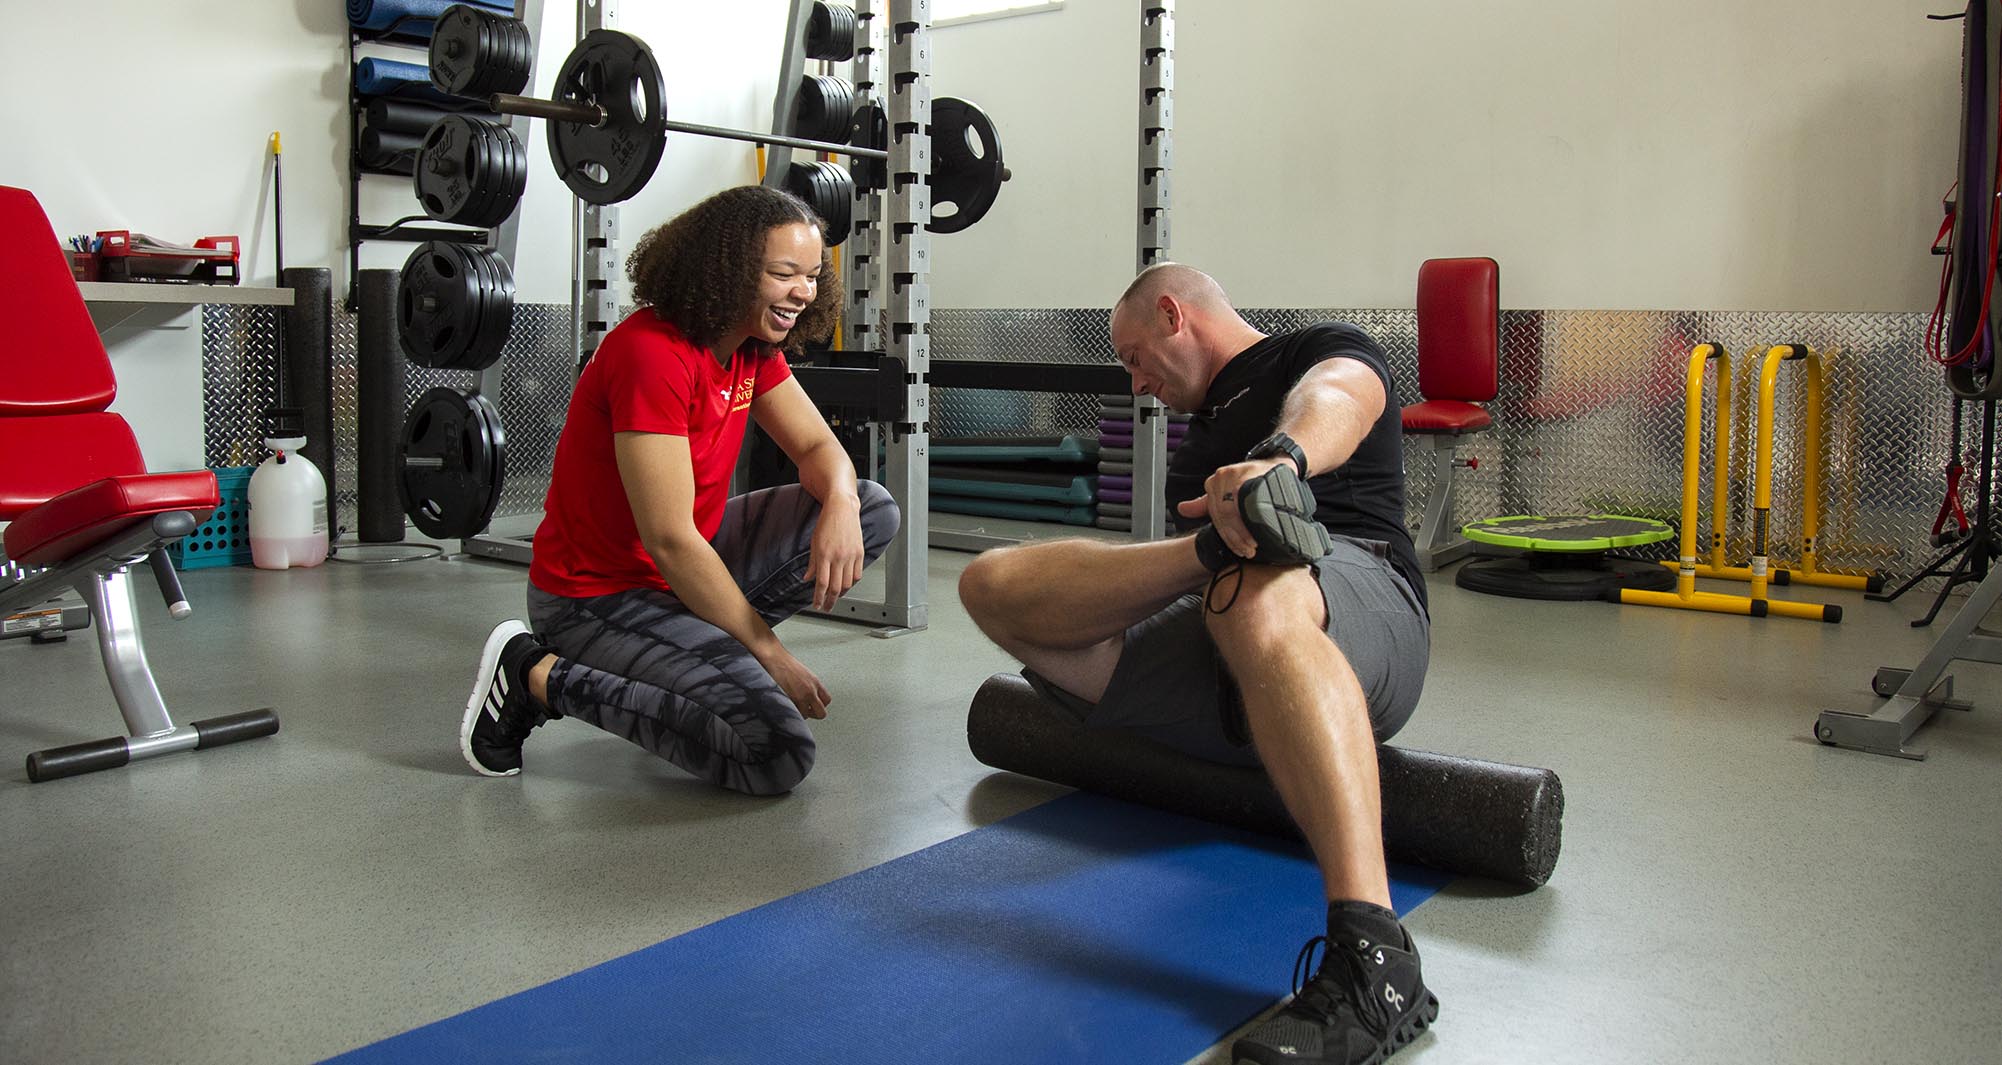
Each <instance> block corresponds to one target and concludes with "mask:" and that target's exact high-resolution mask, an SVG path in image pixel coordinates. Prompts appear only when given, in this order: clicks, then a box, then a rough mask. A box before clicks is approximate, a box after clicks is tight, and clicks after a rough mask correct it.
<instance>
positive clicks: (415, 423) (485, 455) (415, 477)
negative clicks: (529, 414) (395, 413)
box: [396, 388, 501, 540]
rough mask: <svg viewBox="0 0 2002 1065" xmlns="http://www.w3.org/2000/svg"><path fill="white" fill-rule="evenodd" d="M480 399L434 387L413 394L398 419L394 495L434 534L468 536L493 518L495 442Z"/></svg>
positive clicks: (422, 528) (419, 525) (415, 521)
mask: <svg viewBox="0 0 2002 1065" xmlns="http://www.w3.org/2000/svg"><path fill="white" fill-rule="evenodd" d="M480 398H481V397H480V396H479V395H478V394H477V393H472V392H466V391H462V390H460V389H457V388H434V389H431V390H430V391H429V392H426V393H424V395H423V396H421V397H419V398H418V400H417V403H416V405H415V406H413V407H411V408H410V414H409V416H408V417H406V418H405V419H404V422H403V441H402V444H401V446H400V447H399V448H398V460H399V466H400V471H399V476H398V477H397V481H396V490H397V495H398V496H399V497H400V498H401V500H402V503H403V512H404V513H405V514H407V515H409V517H410V520H411V522H412V523H413V524H415V525H416V526H417V530H418V531H419V532H421V533H423V534H424V535H426V536H429V537H432V538H434V539H439V540H451V539H461V538H464V537H467V536H471V535H473V534H475V533H477V532H479V531H480V530H481V529H483V528H485V527H486V524H487V522H488V521H489V520H490V519H491V518H492V517H493V511H494V507H495V505H496V501H497V500H498V498H499V495H500V492H499V485H498V484H497V481H496V478H495V471H496V470H497V469H499V468H501V467H500V461H499V460H497V458H496V455H495V450H496V448H497V447H498V446H499V442H497V441H496V440H495V439H494V438H493V434H494V432H495V427H494V426H493V425H489V424H488V422H487V419H486V416H485V412H484V410H483V409H482V408H481V407H480V405H479V401H480ZM496 424H497V422H496Z"/></svg>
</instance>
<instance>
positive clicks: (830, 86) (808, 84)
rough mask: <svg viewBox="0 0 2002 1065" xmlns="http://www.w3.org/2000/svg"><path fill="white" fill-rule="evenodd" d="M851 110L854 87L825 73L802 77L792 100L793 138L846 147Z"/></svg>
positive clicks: (853, 100)
mask: <svg viewBox="0 0 2002 1065" xmlns="http://www.w3.org/2000/svg"><path fill="white" fill-rule="evenodd" d="M854 109H855V87H854V86H853V85H850V84H848V83H847V82H845V81H843V80H841V79H840V78H836V77H829V76H828V75H825V74H807V75H803V76H802V77H801V78H800V79H799V92H798V94H797V95H796V96H795V98H794V100H793V109H792V132H793V136H795V137H804V138H806V139H807V140H816V141H827V142H829V143H832V144H846V143H848V134H849V131H850V129H851V125H850V116H851V114H852V112H853V111H854Z"/></svg>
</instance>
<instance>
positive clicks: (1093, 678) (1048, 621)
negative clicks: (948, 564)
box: [959, 537, 1209, 702]
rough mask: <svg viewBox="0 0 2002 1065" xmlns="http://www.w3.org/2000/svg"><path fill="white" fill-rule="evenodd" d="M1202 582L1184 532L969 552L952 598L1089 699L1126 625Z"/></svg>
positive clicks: (1107, 673)
mask: <svg viewBox="0 0 2002 1065" xmlns="http://www.w3.org/2000/svg"><path fill="white" fill-rule="evenodd" d="M1207 580H1209V571H1207V570H1205V569H1203V567H1202V564H1201V563H1200V562H1198V561H1196V549H1195V544H1194V542H1193V541H1192V540H1190V539H1189V538H1188V537H1180V538H1177V539H1172V540H1157V541H1154V542H1152V543H1144V544H1113V543H1105V542H1103V541H1098V540H1053V541H1048V542H1045V543H1038V544H1022V545H1019V546H1015V547H1004V548H997V549H996V550H993V551H989V552H987V553H985V554H983V555H981V556H980V557H979V558H976V559H974V560H973V562H972V564H971V565H969V566H967V567H966V572H965V573H963V574H961V575H960V578H959V601H960V604H961V605H962V606H964V607H965V608H966V612H967V613H968V614H969V615H971V616H972V618H973V620H974V622H975V623H976V624H978V625H979V626H980V631H982V632H984V633H986V634H987V636H988V638H989V639H992V640H993V641H994V642H995V643H997V644H999V645H1000V646H1001V649H1002V650H1004V651H1007V652H1008V653H1009V654H1012V655H1014V656H1015V657H1016V658H1019V659H1021V660H1022V663H1023V664H1024V665H1026V666H1028V667H1029V668H1030V669H1033V670H1035V671H1036V672H1037V673H1039V674H1041V675H1042V676H1044V677H1045V678H1047V679H1048V680H1050V681H1051V682H1052V683H1054V684H1056V685H1057V686H1059V687H1061V688H1063V689H1064V690H1065V691H1068V692H1070V693H1071V694H1073V695H1076V696H1078V697H1079V698H1082V699H1085V700H1087V701H1090V702H1097V701H1098V700H1099V699H1100V698H1101V697H1103V696H1104V694H1105V685H1106V682H1107V681H1108V680H1110V679H1111V677H1112V667H1113V666H1114V665H1115V664H1117V663H1118V661H1119V652H1120V649H1121V648H1122V647H1123V646H1124V645H1125V637H1126V630H1127V629H1128V628H1130V627H1131V626H1133V625H1135V624H1137V623H1138V622H1140V621H1141V620H1142V619H1144V618H1147V617H1150V616H1152V615H1153V614H1155V613H1158V612H1159V611H1160V610H1161V609H1162V608H1164V607H1166V606H1167V605H1168V604H1170V603H1172V602H1174V601H1175V600H1176V599H1177V598H1178V597H1180V596H1182V595H1184V594H1186V593H1188V592H1192V591H1195V590H1197V589H1199V588H1201V587H1202V586H1203V584H1204V582H1206V581H1207Z"/></svg>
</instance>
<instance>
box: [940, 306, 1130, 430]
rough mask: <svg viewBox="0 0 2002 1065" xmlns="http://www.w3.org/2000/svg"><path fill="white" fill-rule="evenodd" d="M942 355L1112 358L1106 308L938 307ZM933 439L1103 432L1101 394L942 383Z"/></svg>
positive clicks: (1003, 359)
mask: <svg viewBox="0 0 2002 1065" xmlns="http://www.w3.org/2000/svg"><path fill="white" fill-rule="evenodd" d="M931 344H932V352H931V353H932V358H934V359H948V360H949V359H987V360H993V361H996V362H1079V363H1090V362H1111V361H1112V342H1111V341H1110V340H1107V339H1106V312H1105V311H1104V310H1076V309H1065V310H1044V309H1037V310H1015V311H969V310H934V311H933V312H932V316H931ZM931 408H932V435H933V436H1063V435H1066V434H1073V433H1076V434H1083V435H1086V436H1090V437H1092V438H1094V439H1096V437H1097V433H1098V398H1097V397H1096V396H1081V395H1070V394H1066V393H1061V392H1000V391H995V390H993V389H976V388H939V389H934V390H933V392H932V401H931Z"/></svg>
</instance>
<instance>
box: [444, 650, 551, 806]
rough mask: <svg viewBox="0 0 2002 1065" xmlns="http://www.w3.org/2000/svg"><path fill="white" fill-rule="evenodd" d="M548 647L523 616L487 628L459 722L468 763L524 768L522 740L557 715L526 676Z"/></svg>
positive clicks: (503, 771) (506, 773) (496, 772)
mask: <svg viewBox="0 0 2002 1065" xmlns="http://www.w3.org/2000/svg"><path fill="white" fill-rule="evenodd" d="M547 653H549V649H548V648H546V647H544V646H543V645H542V644H540V643H537V642H536V640H535V636H534V635H533V634H531V633H530V632H529V631H528V626H527V625H524V624H522V623H521V622H519V621H503V622H501V623H500V624H499V625H496V626H494V631H493V632H491V633H488V634H487V645H486V648H485V649H484V650H483V651H481V652H480V671H479V672H478V673H476V674H474V676H473V694H472V696H471V698H468V699H467V700H466V713H465V716H464V717H463V718H461V719H460V722H459V752H460V753H461V754H464V755H465V756H466V764H467V765H470V766H472V767H473V768H474V769H477V770H479V771H480V772H481V773H484V774H486V775H487V776H490V777H511V776H514V775H515V774H516V773H519V772H521V745H522V742H523V741H524V740H526V739H528V734H529V733H530V732H532V731H534V729H535V727H536V726H537V725H540V724H542V723H543V722H544V721H547V720H549V718H550V717H551V716H552V715H550V714H549V712H548V711H546V710H544V709H542V708H541V707H540V706H538V705H536V702H535V700H534V699H533V698H532V697H530V695H529V694H528V688H527V685H526V683H525V682H524V678H525V676H526V674H527V668H526V667H527V666H528V664H529V663H532V662H534V661H535V660H536V659H537V658H540V657H541V656H542V655H544V654H547Z"/></svg>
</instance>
